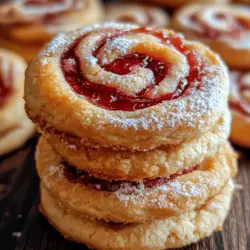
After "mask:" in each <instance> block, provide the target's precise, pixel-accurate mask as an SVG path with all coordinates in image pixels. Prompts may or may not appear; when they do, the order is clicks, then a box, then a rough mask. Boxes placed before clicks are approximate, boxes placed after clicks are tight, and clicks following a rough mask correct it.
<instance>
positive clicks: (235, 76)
mask: <svg viewBox="0 0 250 250" xmlns="http://www.w3.org/2000/svg"><path fill="white" fill-rule="evenodd" d="M229 100H230V101H229V104H230V108H231V109H234V110H237V111H238V112H240V113H242V114H244V115H247V116H250V71H249V72H239V71H232V72H231V73H230V99H229Z"/></svg>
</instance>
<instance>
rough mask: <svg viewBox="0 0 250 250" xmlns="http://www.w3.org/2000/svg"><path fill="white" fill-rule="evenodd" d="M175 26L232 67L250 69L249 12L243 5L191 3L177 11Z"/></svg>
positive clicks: (174, 20) (174, 19)
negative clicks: (209, 48)
mask: <svg viewBox="0 0 250 250" xmlns="http://www.w3.org/2000/svg"><path fill="white" fill-rule="evenodd" d="M173 27H174V28H175V29H176V30H178V31H181V32H183V33H185V34H186V35H187V36H188V37H189V38H191V39H195V40H200V41H202V42H203V43H205V44H208V45H209V46H210V47H211V48H212V49H213V50H215V51H216V52H218V53H219V54H220V55H221V56H222V58H223V59H224V61H225V62H226V63H227V64H228V65H229V66H231V67H241V68H242V67H244V68H248V67H249V63H250V59H249V55H250V16H249V9H248V8H247V7H246V8H245V9H244V8H243V7H239V6H234V5H231V6H224V5H215V6H212V5H201V4H200V5H198V4H191V5H188V6H186V7H184V8H183V9H181V10H180V11H177V13H176V14H175V16H174V18H173Z"/></svg>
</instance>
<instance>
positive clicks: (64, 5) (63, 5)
mask: <svg viewBox="0 0 250 250" xmlns="http://www.w3.org/2000/svg"><path fill="white" fill-rule="evenodd" d="M86 1H87V2H88V0H76V1H72V0H63V1H61V0H60V1H51V0H41V1H36V0H34V1H32V0H14V1H11V3H7V4H5V5H4V6H1V8H0V14H1V16H2V17H6V18H1V20H0V23H10V24H11V23H16V22H20V21H22V22H23V21H26V22H34V21H36V20H39V19H40V18H43V17H44V15H49V14H56V13H58V14H59V13H62V12H65V11H69V10H72V9H75V10H77V9H81V8H84V5H85V4H86Z"/></svg>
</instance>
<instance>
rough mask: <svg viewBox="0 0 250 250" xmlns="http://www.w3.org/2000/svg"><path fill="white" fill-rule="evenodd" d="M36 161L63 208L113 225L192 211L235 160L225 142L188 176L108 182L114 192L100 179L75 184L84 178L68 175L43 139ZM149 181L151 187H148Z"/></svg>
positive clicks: (223, 181)
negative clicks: (134, 181)
mask: <svg viewBox="0 0 250 250" xmlns="http://www.w3.org/2000/svg"><path fill="white" fill-rule="evenodd" d="M36 163H37V170H38V174H39V176H40V178H41V181H42V183H43V184H44V185H45V186H46V188H47V189H48V190H49V191H50V193H52V194H53V196H54V197H56V199H58V200H59V201H60V202H61V203H62V204H64V206H65V207H67V208H69V209H72V210H75V211H78V212H79V213H82V214H85V215H86V216H89V217H97V218H100V219H105V220H110V221H116V222H141V221H147V220H152V219H165V218H167V217H170V216H175V215H180V214H181V213H183V212H186V211H191V210H194V209H196V208H198V207H200V206H202V205H204V203H205V202H206V200H207V199H209V198H210V197H212V196H214V195H216V194H218V193H219V192H220V190H221V189H222V188H223V187H224V186H225V185H226V183H227V182H228V181H229V179H230V178H231V177H232V176H233V175H234V174H235V172H236V157H235V154H234V152H233V150H232V148H231V147H230V145H229V144H227V143H225V144H224V145H223V147H222V148H221V150H220V151H218V152H217V153H216V154H215V155H213V156H212V157H208V158H206V159H204V161H203V162H202V163H201V164H200V165H198V166H197V168H196V169H192V170H191V171H190V172H188V173H181V174H178V173H176V176H174V177H173V176H168V177H169V179H164V180H163V182H160V183H159V182H158V183H157V181H158V180H157V179H144V180H140V181H138V182H136V183H130V182H126V181H121V182H120V183H116V182H115V183H114V182H109V184H108V186H112V187H113V186H117V185H119V186H118V187H117V188H116V189H115V190H114V189H113V188H112V189H107V188H105V187H103V188H102V183H103V180H102V179H98V180H97V182H96V180H93V179H88V180H87V182H84V183H81V182H79V181H80V180H79V179H78V177H80V176H82V177H83V179H84V178H86V174H84V173H80V172H79V170H77V169H75V170H73V171H74V172H75V173H76V175H77V176H78V177H77V176H75V174H74V172H72V171H70V172H68V171H69V170H68V168H67V165H66V164H65V163H64V161H63V159H62V158H61V157H60V156H58V155H57V154H56V153H55V152H54V151H53V149H52V148H51V146H50V145H49V144H48V143H47V142H46V140H45V139H44V138H41V139H40V141H39V143H38V147H37V153H36ZM189 167H191V166H189ZM72 177H73V178H72ZM148 181H150V184H152V183H153V185H147V182H148ZM94 182H95V183H94ZM92 183H93V184H95V186H93V185H91V184H92Z"/></svg>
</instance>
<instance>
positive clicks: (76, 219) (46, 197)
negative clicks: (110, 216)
mask: <svg viewBox="0 0 250 250" xmlns="http://www.w3.org/2000/svg"><path fill="white" fill-rule="evenodd" d="M232 194H233V183H232V181H231V180H230V181H229V182H228V184H227V185H226V186H225V187H224V189H223V190H222V191H221V192H220V193H219V194H218V195H216V196H214V197H213V198H211V199H209V200H208V201H207V202H206V204H204V205H203V206H202V207H200V208H199V209H196V210H194V211H190V212H186V213H183V214H181V215H180V216H173V217H170V218H168V219H164V220H153V221H148V222H144V223H128V224H122V223H109V222H105V221H102V220H94V219H93V220H92V219H87V218H85V217H84V216H83V215H81V214H78V213H76V212H74V211H72V210H70V209H65V208H64V207H63V206H61V205H60V203H58V201H57V200H56V199H54V198H53V197H52V196H51V195H50V193H49V192H48V190H47V189H46V188H45V187H44V186H43V185H41V211H42V213H43V214H44V215H45V216H46V217H47V218H48V220H49V222H50V223H51V224H52V225H53V226H54V227H55V228H57V229H58V231H59V232H61V233H62V235H64V236H65V237H66V238H69V239H72V240H74V241H77V242H80V243H84V244H87V245H88V246H89V247H91V248H97V249H107V250H108V249H109V250H110V249H117V250H118V249H137V250H140V249H143V250H147V249H154V250H155V249H166V248H176V247H182V246H185V245H188V244H191V243H194V242H197V241H199V240H200V239H201V238H204V237H206V236H209V235H210V234H211V233H212V232H213V231H214V230H220V229H221V227H222V224H223V222H224V220H225V218H226V216H227V213H228V210H229V208H230V202H231V198H232Z"/></svg>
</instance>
